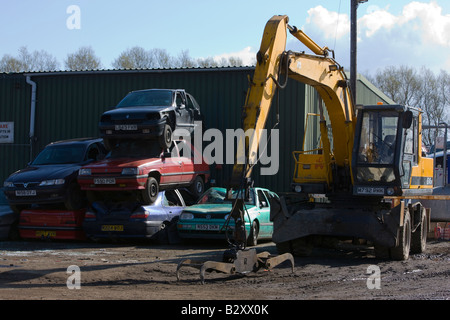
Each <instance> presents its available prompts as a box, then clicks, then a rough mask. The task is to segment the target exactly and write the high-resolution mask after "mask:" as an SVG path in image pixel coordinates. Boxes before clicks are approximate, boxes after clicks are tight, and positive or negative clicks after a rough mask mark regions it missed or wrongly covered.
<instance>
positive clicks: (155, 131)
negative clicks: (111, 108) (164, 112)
mask: <svg viewBox="0 0 450 320" xmlns="http://www.w3.org/2000/svg"><path fill="white" fill-rule="evenodd" d="M165 124H166V119H160V120H153V121H146V122H145V123H141V124H137V125H136V127H135V128H132V129H130V127H129V126H128V125H126V124H110V123H108V124H107V123H100V124H99V129H100V136H101V137H102V138H104V139H105V138H106V139H108V138H111V139H115V138H123V137H127V138H146V137H148V138H153V137H158V136H160V135H162V134H163V132H164V125H165Z"/></svg>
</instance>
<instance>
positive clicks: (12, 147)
mask: <svg viewBox="0 0 450 320" xmlns="http://www.w3.org/2000/svg"><path fill="white" fill-rule="evenodd" d="M30 96H31V89H30V86H29V85H28V84H27V83H26V81H25V77H24V76H23V75H21V74H14V75H6V74H3V75H2V74H0V122H13V123H14V133H15V134H14V142H13V143H0V179H1V180H0V182H1V187H2V186H3V180H4V179H5V178H6V177H7V176H8V174H9V173H11V172H14V171H16V170H17V169H19V168H20V166H23V165H25V164H26V163H27V162H28V161H29V159H30V151H31V150H30V144H29V143H30V142H29V138H28V136H29V135H28V133H29V127H30V116H29V115H30Z"/></svg>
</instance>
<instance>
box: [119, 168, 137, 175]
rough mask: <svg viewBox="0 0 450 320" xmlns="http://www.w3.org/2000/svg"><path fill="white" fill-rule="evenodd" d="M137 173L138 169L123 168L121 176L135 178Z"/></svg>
mask: <svg viewBox="0 0 450 320" xmlns="http://www.w3.org/2000/svg"><path fill="white" fill-rule="evenodd" d="M138 173H139V169H138V168H123V169H122V174H123V175H125V176H137V175H138Z"/></svg>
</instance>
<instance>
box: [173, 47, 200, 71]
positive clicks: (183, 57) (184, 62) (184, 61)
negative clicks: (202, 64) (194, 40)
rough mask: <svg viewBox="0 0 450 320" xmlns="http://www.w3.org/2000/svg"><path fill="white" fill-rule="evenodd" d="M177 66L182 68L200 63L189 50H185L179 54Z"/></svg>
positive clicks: (193, 66) (192, 66)
mask: <svg viewBox="0 0 450 320" xmlns="http://www.w3.org/2000/svg"><path fill="white" fill-rule="evenodd" d="M176 66H177V67H180V68H195V67H197V66H198V64H197V62H196V61H195V59H193V58H191V56H190V55H189V51H188V50H183V51H181V52H180V54H179V55H178V58H177V61H176Z"/></svg>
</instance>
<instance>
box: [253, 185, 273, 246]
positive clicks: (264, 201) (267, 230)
mask: <svg viewBox="0 0 450 320" xmlns="http://www.w3.org/2000/svg"><path fill="white" fill-rule="evenodd" d="M257 195H258V202H257V204H256V205H257V206H258V208H259V216H258V220H259V236H260V237H264V238H267V237H271V236H272V230H273V228H272V222H271V221H270V202H269V199H268V198H267V197H266V195H268V193H265V192H263V190H261V189H257Z"/></svg>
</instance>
